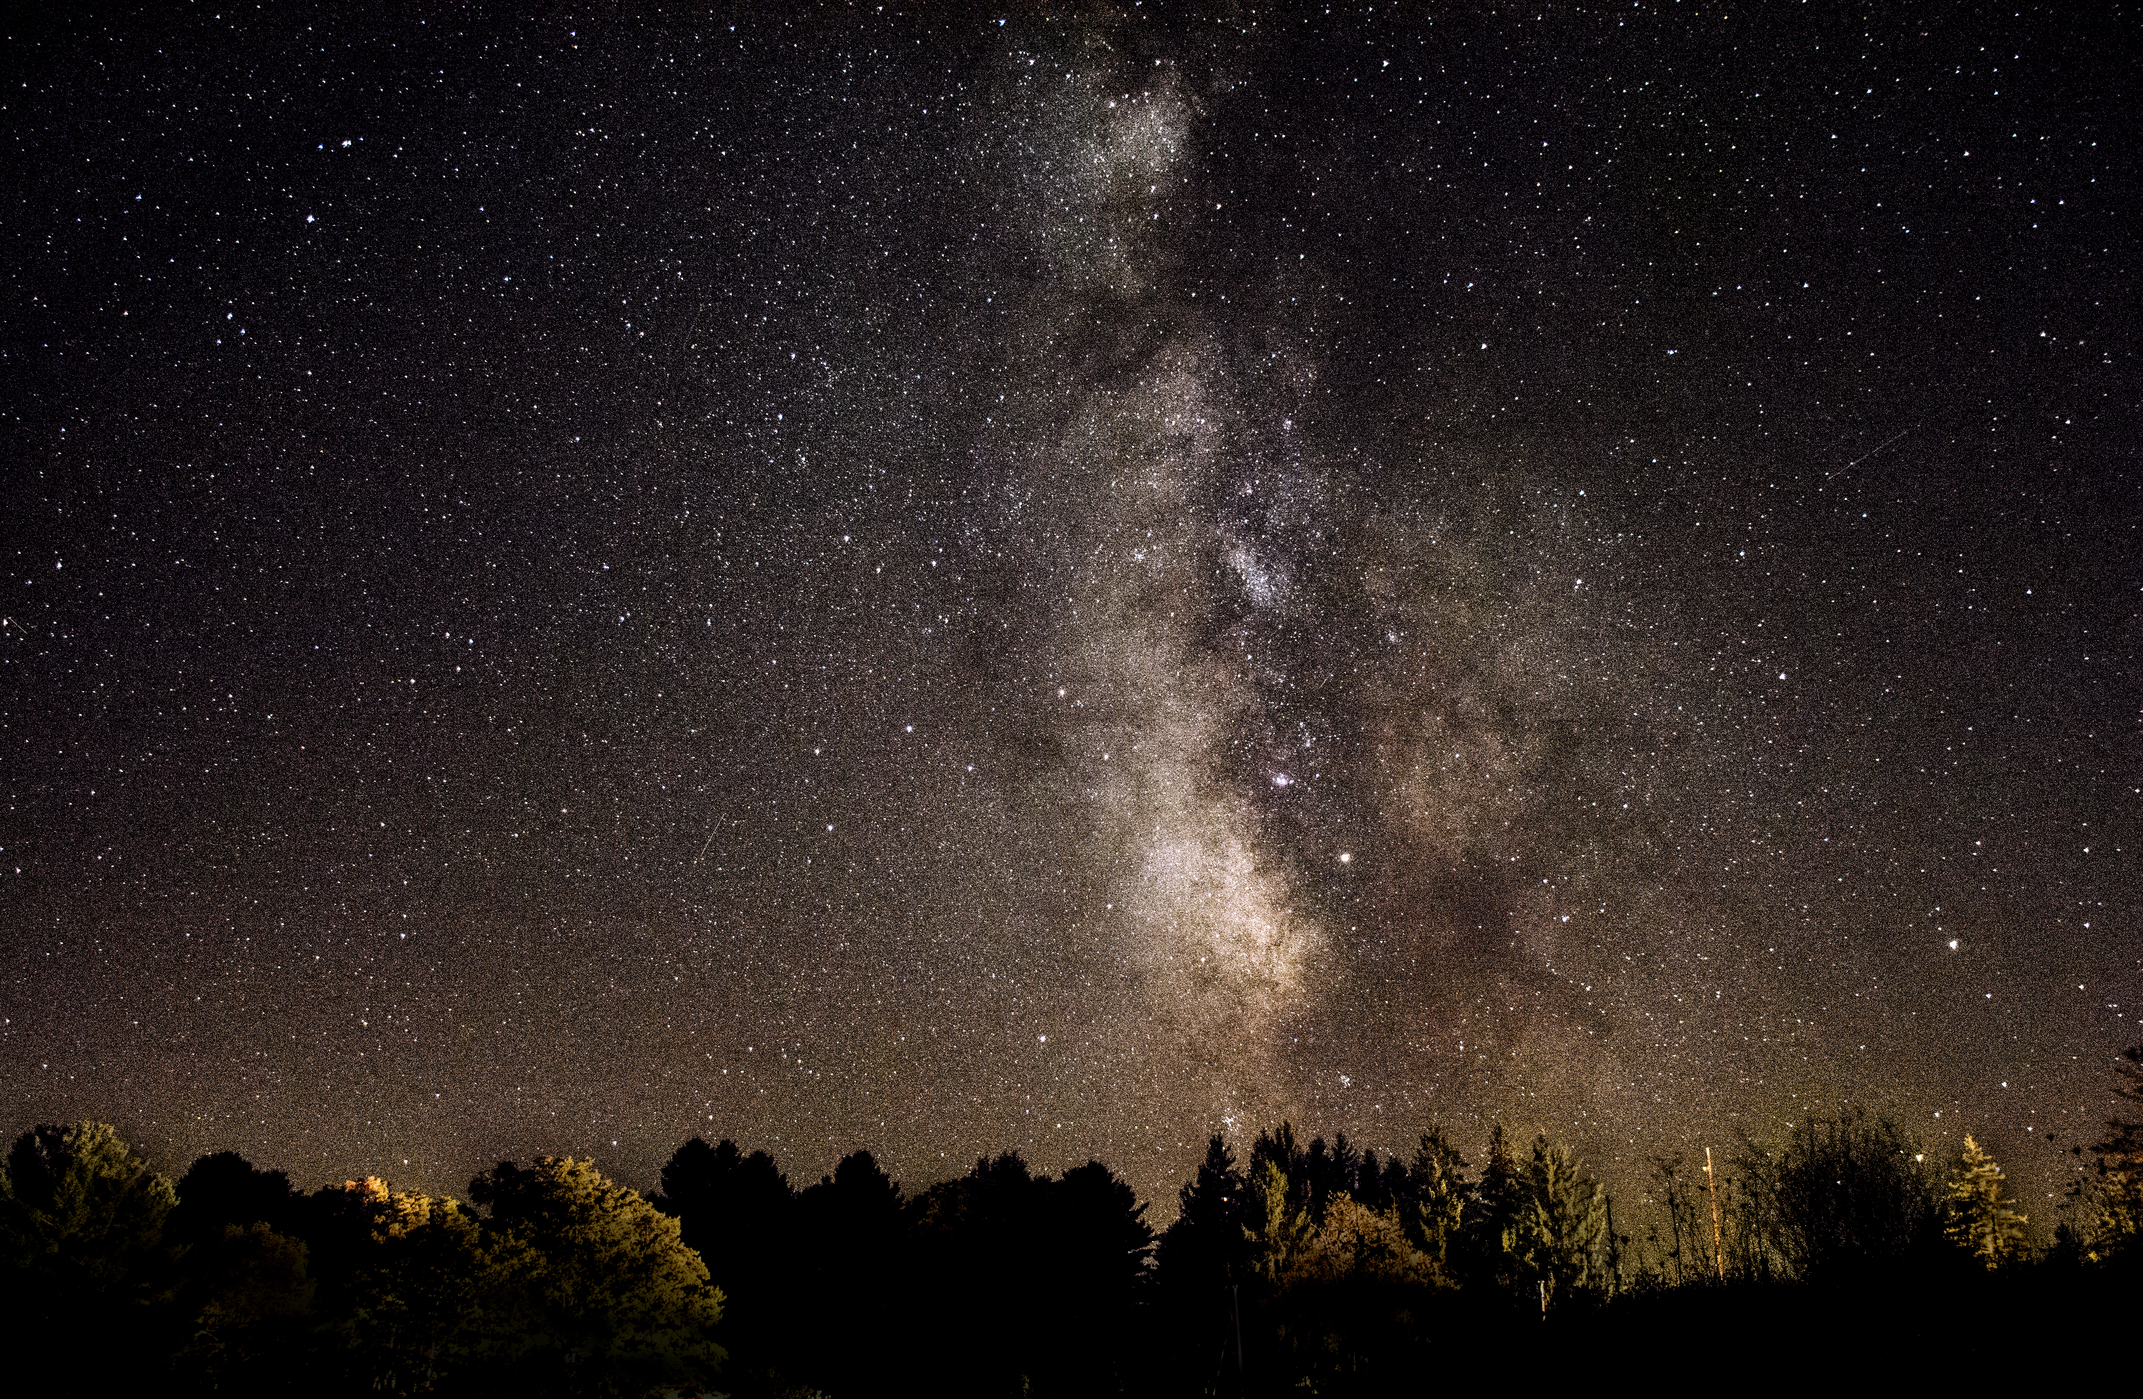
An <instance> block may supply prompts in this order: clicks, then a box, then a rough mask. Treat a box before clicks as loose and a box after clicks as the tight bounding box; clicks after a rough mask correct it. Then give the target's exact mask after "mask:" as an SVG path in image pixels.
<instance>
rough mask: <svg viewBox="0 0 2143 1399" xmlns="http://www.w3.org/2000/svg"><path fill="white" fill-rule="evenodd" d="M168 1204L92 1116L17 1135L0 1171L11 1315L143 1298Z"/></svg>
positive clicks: (2, 1246)
mask: <svg viewBox="0 0 2143 1399" xmlns="http://www.w3.org/2000/svg"><path fill="white" fill-rule="evenodd" d="M177 1203H178V1197H177V1194H176V1193H175V1192H174V1191H173V1189H172V1187H171V1182H170V1181H168V1180H166V1179H164V1178H163V1177H162V1176H160V1175H157V1174H156V1173H155V1172H154V1171H151V1170H150V1169H149V1168H148V1167H147V1166H146V1165H145V1164H143V1162H142V1161H141V1159H140V1158H139V1157H137V1156H135V1155H134V1153H133V1152H132V1151H131V1150H130V1149H128V1147H127V1144H126V1143H125V1142H123V1141H121V1140H120V1139H119V1134H118V1133H117V1132H115V1131H113V1130H112V1129H111V1128H110V1127H109V1126H107V1125H106V1124H104V1123H102V1122H84V1123H81V1124H80V1125H78V1126H74V1127H58V1126H52V1125H49V1124H48V1125H45V1126H40V1127H37V1128H35V1129H33V1130H31V1131H28V1132H25V1133H23V1134H22V1135H21V1136H20V1137H18V1138H16V1139H15V1144H14V1147H13V1149H12V1150H10V1151H9V1152H8V1156H7V1165H6V1169H5V1170H4V1171H0V1268H4V1269H5V1272H6V1275H7V1283H8V1286H9V1290H10V1291H11V1292H13V1293H14V1294H15V1297H14V1298H13V1299H12V1301H13V1303H14V1305H15V1306H16V1307H18V1308H21V1309H23V1310H22V1311H18V1312H17V1313H16V1314H17V1315H22V1314H23V1313H24V1311H26V1312H27V1314H28V1315H30V1316H33V1317H34V1316H40V1315H46V1314H58V1313H61V1312H70V1313H79V1312H80V1311H82V1310H84V1309H87V1310H91V1311H95V1310H101V1309H102V1308H105V1307H108V1306H112V1305H115V1304H139V1303H146V1302H147V1301H148V1300H150V1295H151V1289H152V1288H153V1286H154V1284H155V1281H156V1276H157V1271H158V1269H157V1264H158V1263H159V1261H160V1259H161V1254H162V1244H163V1231H164V1221H165V1219H166V1218H167V1217H168V1216H169V1215H170V1213H171V1211H172V1208H173V1206H174V1205H176V1204H177Z"/></svg>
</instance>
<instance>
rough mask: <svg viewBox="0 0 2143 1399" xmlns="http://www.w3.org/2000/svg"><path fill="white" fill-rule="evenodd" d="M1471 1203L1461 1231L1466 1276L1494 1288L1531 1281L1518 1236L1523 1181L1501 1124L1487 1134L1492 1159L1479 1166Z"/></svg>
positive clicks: (1521, 1217)
mask: <svg viewBox="0 0 2143 1399" xmlns="http://www.w3.org/2000/svg"><path fill="white" fill-rule="evenodd" d="M1470 1204H1471V1208H1469V1209H1468V1210H1467V1211H1466V1217H1465V1222H1464V1224H1463V1226H1462V1227H1461V1229H1460V1231H1459V1236H1460V1238H1461V1239H1463V1241H1464V1244H1465V1247H1464V1258H1463V1260H1462V1268H1461V1272H1462V1275H1463V1276H1464V1277H1465V1278H1466V1279H1467V1280H1468V1281H1470V1282H1474V1283H1478V1284H1481V1285H1485V1286H1489V1287H1495V1288H1506V1287H1511V1286H1515V1285H1516V1284H1517V1283H1518V1282H1519V1281H1520V1280H1521V1279H1522V1278H1529V1277H1530V1276H1531V1273H1530V1270H1529V1264H1530V1259H1527V1258H1525V1257H1523V1256H1522V1253H1523V1251H1524V1247H1525V1240H1524V1239H1523V1237H1522V1236H1521V1234H1520V1229H1521V1226H1522V1224H1523V1220H1524V1214H1525V1209H1526V1183H1525V1177H1524V1174H1523V1172H1522V1171H1520V1169H1519V1166H1518V1161H1517V1158H1516V1157H1514V1156H1512V1155H1511V1149H1510V1140H1509V1138H1507V1137H1506V1136H1505V1135H1504V1133H1503V1124H1502V1123H1500V1122H1499V1123H1497V1124H1496V1126H1495V1129H1494V1130H1493V1131H1491V1132H1490V1133H1489V1135H1488V1159H1487V1160H1486V1161H1484V1162H1482V1164H1481V1179H1480V1181H1479V1182H1478V1183H1477V1184H1476V1185H1475V1186H1474V1187H1473V1197H1472V1200H1471V1202H1470Z"/></svg>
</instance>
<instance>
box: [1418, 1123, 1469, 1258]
mask: <svg viewBox="0 0 2143 1399" xmlns="http://www.w3.org/2000/svg"><path fill="white" fill-rule="evenodd" d="M1473 1193H1474V1186H1473V1183H1472V1182H1471V1181H1469V1180H1467V1179H1466V1162H1465V1159H1464V1158H1463V1157H1461V1156H1460V1155H1459V1154H1458V1150H1457V1149H1456V1148H1455V1147H1453V1146H1452V1145H1451V1144H1450V1143H1449V1142H1448V1141H1446V1140H1444V1134H1443V1129H1442V1128H1441V1127H1438V1126H1435V1125H1433V1124H1432V1125H1431V1126H1430V1127H1429V1129H1428V1130H1427V1131H1426V1132H1423V1133H1422V1134H1421V1145H1420V1147H1419V1148H1417V1149H1416V1150H1415V1152H1414V1167H1413V1169H1412V1170H1411V1171H1408V1172H1407V1173H1406V1175H1405V1177H1404V1190H1403V1193H1401V1196H1400V1198H1401V1206H1402V1208H1401V1213H1400V1217H1401V1218H1402V1219H1404V1220H1405V1221H1406V1223H1407V1232H1408V1233H1409V1235H1410V1236H1411V1237H1412V1238H1413V1240H1414V1246H1415V1247H1416V1248H1418V1249H1420V1250H1421V1251H1422V1252H1423V1253H1426V1254H1427V1255H1428V1256H1429V1257H1430V1258H1432V1259H1434V1260H1435V1261H1436V1263H1437V1266H1439V1267H1442V1268H1449V1267H1450V1266H1451V1265H1452V1262H1453V1259H1452V1257H1451V1252H1452V1247H1453V1245H1454V1244H1455V1243H1456V1242H1457V1241H1458V1239H1459V1232H1460V1230H1461V1229H1462V1228H1464V1226H1465V1224H1466V1222H1467V1221H1466V1208H1467V1204H1468V1202H1469V1201H1470V1200H1471V1199H1472V1198H1473Z"/></svg>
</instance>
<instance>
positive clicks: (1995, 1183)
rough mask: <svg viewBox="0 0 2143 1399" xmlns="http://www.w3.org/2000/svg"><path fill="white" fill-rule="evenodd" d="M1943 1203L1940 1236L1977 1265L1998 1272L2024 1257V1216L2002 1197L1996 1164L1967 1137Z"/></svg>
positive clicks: (2000, 1169) (1999, 1172) (2000, 1175)
mask: <svg viewBox="0 0 2143 1399" xmlns="http://www.w3.org/2000/svg"><path fill="white" fill-rule="evenodd" d="M1944 1203H1945V1205H1946V1206H1947V1212H1948V1217H1947V1219H1945V1220H1944V1223H1943V1231H1944V1233H1946V1234H1947V1235H1948V1237H1949V1240H1950V1242H1951V1243H1953V1244H1955V1245H1957V1247H1959V1248H1961V1249H1963V1250H1964V1251H1965V1252H1967V1253H1969V1254H1970V1255H1971V1256H1972V1257H1973V1258H1974V1259H1975V1260H1977V1261H1978V1262H1979V1263H1981V1264H1983V1265H1984V1266H1986V1267H1988V1268H1999V1267H2000V1266H2002V1265H2003V1264H2004V1263H2013V1262H2015V1261H2016V1260H2018V1259H2020V1258H2022V1257H2023V1256H2024V1254H2025V1247H2024V1222H2025V1220H2024V1216H2023V1215H2021V1214H2019V1213H2017V1212H2016V1211H2015V1210H2013V1209H2011V1208H2010V1207H2009V1201H2008V1200H2007V1199H2006V1198H2004V1196H2003V1193H2002V1168H2001V1166H2000V1164H1999V1163H1997V1162H1996V1161H1995V1159H1994V1158H1993V1157H1992V1156H1989V1155H1988V1154H1987V1153H1986V1151H1985V1150H1984V1149H1982V1148H1981V1147H1980V1145H1979V1143H1978V1142H1976V1141H1974V1140H1972V1138H1971V1137H1970V1136H1967V1137H1966V1138H1965V1139H1964V1154H1963V1155H1962V1156H1961V1157H1960V1158H1959V1160H1958V1162H1957V1165H1956V1167H1955V1168H1954V1169H1953V1170H1952V1171H1951V1172H1950V1178H1949V1188H1948V1190H1947V1192H1946V1198H1945V1200H1944Z"/></svg>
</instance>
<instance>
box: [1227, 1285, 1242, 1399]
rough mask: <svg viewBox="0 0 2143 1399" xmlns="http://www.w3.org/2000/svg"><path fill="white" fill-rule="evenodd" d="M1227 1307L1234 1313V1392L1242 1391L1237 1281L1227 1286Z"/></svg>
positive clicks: (1240, 1325) (1240, 1314) (1239, 1392)
mask: <svg viewBox="0 0 2143 1399" xmlns="http://www.w3.org/2000/svg"><path fill="white" fill-rule="evenodd" d="M1228 1307H1229V1309H1230V1310H1231V1311H1233V1312H1234V1313H1235V1392H1236V1393H1237V1394H1241V1393H1242V1392H1243V1289H1242V1285H1241V1284H1239V1283H1231V1284H1230V1285H1229V1287H1228Z"/></svg>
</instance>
